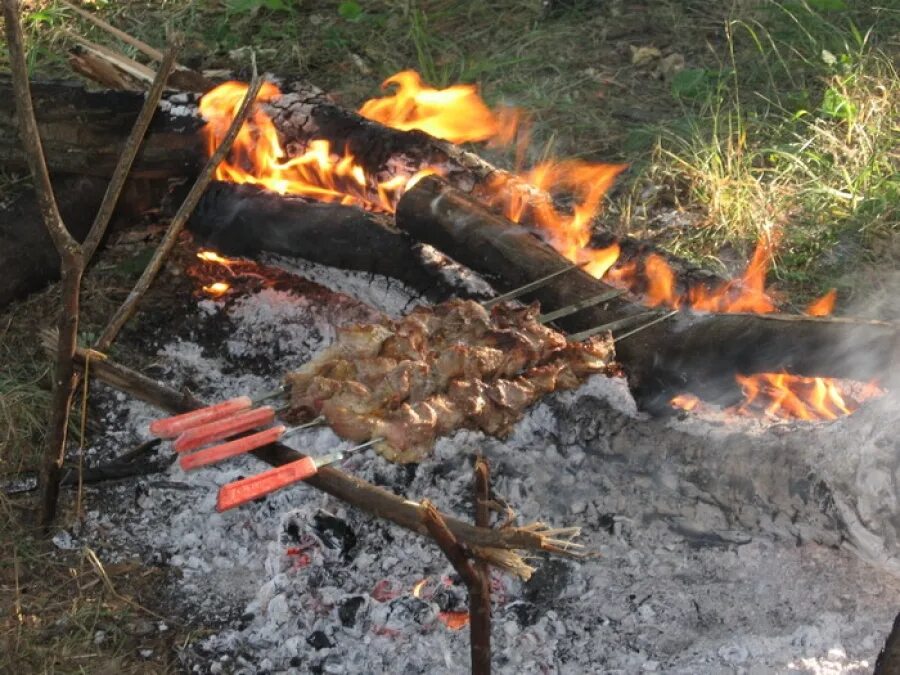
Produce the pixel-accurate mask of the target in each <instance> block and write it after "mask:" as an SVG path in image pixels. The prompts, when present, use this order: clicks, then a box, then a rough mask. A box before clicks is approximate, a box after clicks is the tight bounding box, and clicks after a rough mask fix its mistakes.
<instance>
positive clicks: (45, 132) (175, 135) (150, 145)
mask: <svg viewBox="0 0 900 675" xmlns="http://www.w3.org/2000/svg"><path fill="white" fill-rule="evenodd" d="M11 92H12V82H11V80H10V77H9V75H6V74H2V75H0V167H3V169H4V170H7V171H23V172H24V171H25V170H26V169H27V168H28V164H27V161H26V158H25V154H24V152H23V151H22V147H21V144H20V143H19V139H18V135H17V122H16V113H15V106H14V105H13V100H12V95H11ZM31 92H32V97H33V99H34V108H35V111H36V116H37V121H38V131H39V132H40V136H41V141H42V142H43V147H44V152H45V155H46V157H47V166H48V168H49V170H50V172H51V173H71V174H78V175H83V176H103V177H109V176H111V175H112V173H113V170H114V169H115V167H116V163H117V162H118V159H119V153H120V149H121V147H122V144H123V143H124V142H125V139H126V138H127V137H128V133H129V131H130V130H131V128H132V126H133V125H134V122H135V120H136V119H137V116H138V112H139V111H140V109H141V106H142V105H143V102H144V94H143V93H140V92H132V91H87V90H86V89H85V88H84V87H83V86H80V85H78V84H73V83H68V82H34V83H32V86H31ZM196 99H197V97H196V96H194V95H191V94H184V93H177V92H175V93H173V92H170V93H168V94H166V95H165V96H164V97H163V101H162V103H161V104H160V106H159V109H158V112H157V115H156V117H155V118H154V120H153V123H152V124H151V126H150V129H149V131H148V133H147V137H146V139H145V142H144V144H143V146H142V148H141V151H140V153H139V154H138V157H137V161H136V162H135V165H134V169H133V171H132V174H131V176H132V178H134V177H145V178H169V177H177V176H193V175H196V173H197V172H198V170H199V168H200V166H202V164H203V161H204V159H205V157H206V152H205V150H204V146H203V143H202V142H201V139H200V137H199V136H198V135H197V133H196V132H197V130H198V129H199V128H200V125H201V120H200V118H199V117H198V115H197V109H196V105H195V103H196Z"/></svg>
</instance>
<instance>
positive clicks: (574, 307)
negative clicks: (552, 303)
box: [538, 289, 625, 323]
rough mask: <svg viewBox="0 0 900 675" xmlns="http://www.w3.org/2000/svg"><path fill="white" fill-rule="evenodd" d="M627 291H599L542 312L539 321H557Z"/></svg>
mask: <svg viewBox="0 0 900 675" xmlns="http://www.w3.org/2000/svg"><path fill="white" fill-rule="evenodd" d="M624 293H625V291H624V290H620V289H614V290H611V291H604V292H603V293H599V294H597V295H592V296H591V297H589V298H585V299H584V300H579V301H578V302H575V303H573V304H571V305H567V306H565V307H560V308H559V309H557V310H555V311H552V312H547V313H546V314H541V315H540V316H539V317H538V323H550V322H551V321H556V320H557V319H561V318H563V317H564V316H569V315H570V314H574V313H575V312H580V311H581V310H583V309H587V308H588V307H593V306H594V305H599V304H600V303H601V302H606V301H607V300H612V299H613V298H618V297H619V296H620V295H623V294H624Z"/></svg>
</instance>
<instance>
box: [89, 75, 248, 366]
mask: <svg viewBox="0 0 900 675" xmlns="http://www.w3.org/2000/svg"><path fill="white" fill-rule="evenodd" d="M255 69H256V66H255V64H254V71H255ZM262 84H263V79H262V78H261V77H259V75H258V74H256V73H255V72H254V75H253V80H252V81H251V83H250V87H249V88H248V89H247V94H246V95H245V96H244V100H243V101H242V102H241V107H240V108H239V109H238V112H237V114H236V115H235V117H234V119H233V120H232V122H231V126H230V127H229V128H228V132H227V133H226V134H225V137H224V138H223V139H222V143H221V145H219V147H218V148H216V151H215V152H214V153H213V154H212V156H211V157H210V158H209V160H208V161H207V162H206V165H205V166H204V167H203V170H202V171H201V172H200V175H199V176H198V177H197V180H196V182H195V183H194V185H193V187H191V190H190V192H188V195H187V197H185V199H184V201H183V202H182V203H181V206H180V207H179V208H178V211H177V212H176V213H175V215H174V216H173V218H172V222H170V223H169V227H168V229H167V230H166V233H165V235H164V236H163V239H162V241H161V242H160V243H159V246H158V247H157V249H156V252H155V253H154V254H153V258H152V259H151V260H150V263H149V264H148V265H147V268H146V269H145V270H144V272H143V274H141V277H140V279H138V281H137V283H136V284H135V286H134V288H133V289H132V291H131V293H129V294H128V297H127V298H126V299H125V302H123V303H122V305H121V307H119V309H118V310H116V313H115V314H114V315H113V316H112V318H111V319H110V320H109V323H108V324H107V325H106V328H104V330H103V333H102V334H101V335H100V339H99V340H97V343H96V348H97V350H98V351H101V352H102V351H106V350H107V349H108V348H109V346H110V345H111V344H112V342H113V340H115V339H116V336H117V335H118V334H119V331H121V330H122V327H123V326H124V325H125V324H126V323H127V322H128V320H129V319H130V318H131V317H132V315H133V314H134V313H135V311H136V310H137V305H138V303H139V302H140V300H141V298H143V297H144V294H145V293H146V292H147V289H149V288H150V285H151V284H152V283H153V281H154V279H156V275H157V274H159V270H160V269H161V268H162V265H163V263H164V262H165V260H166V258H167V257H168V255H169V253H170V252H171V250H172V248H173V247H174V246H175V242H176V241H177V239H178V235H179V234H181V230H182V229H184V226H185V224H186V223H187V221H188V218H190V216H191V213H192V212H193V210H194V207H195V206H197V202H198V201H199V200H200V197H201V196H202V195H203V192H204V191H205V190H206V187H207V186H208V185H209V182H210V181H211V180H212V178H213V174H214V173H215V171H216V169H217V168H218V166H219V164H220V163H221V162H222V160H223V159H225V157H226V156H227V155H228V153H229V152H230V151H231V146H232V144H233V143H234V140H235V138H237V135H238V132H239V131H240V129H241V127H242V126H243V124H244V120H245V119H246V118H247V115H248V113H249V112H250V110H251V109H252V107H253V103H254V102H255V101H256V96H257V94H258V93H259V90H260V87H262Z"/></svg>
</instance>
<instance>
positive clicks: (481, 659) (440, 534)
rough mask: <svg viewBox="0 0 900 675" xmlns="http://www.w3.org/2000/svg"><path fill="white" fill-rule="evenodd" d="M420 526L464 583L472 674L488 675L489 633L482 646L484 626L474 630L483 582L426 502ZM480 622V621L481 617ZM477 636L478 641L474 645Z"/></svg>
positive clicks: (444, 525)
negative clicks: (425, 530) (468, 618)
mask: <svg viewBox="0 0 900 675" xmlns="http://www.w3.org/2000/svg"><path fill="white" fill-rule="evenodd" d="M422 522H424V523H425V527H427V528H428V532H429V534H431V537H432V538H433V539H434V540H435V542H437V545H438V546H440V548H441V550H442V551H443V552H444V555H445V556H447V559H448V560H449V561H450V563H451V564H452V565H453V569H455V570H456V573H457V574H459V576H460V577H461V578H462V580H463V583H465V584H466V588H467V589H468V590H469V614H470V623H469V626H470V627H469V634H470V636H471V638H470V649H471V663H472V668H471V672H472V673H473V675H488V674H489V673H490V672H491V645H490V632H489V633H488V635H487V638H488V643H487V645H485V644H484V641H483V640H484V634H483V633H482V632H481V631H482V630H483V629H484V627H485V626H484V624H483V623H479V625H478V626H477V629H476V625H475V614H476V611H477V610H476V602H478V604H479V605H480V604H481V603H480V601H481V600H482V599H483V598H484V597H485V595H486V594H485V592H484V579H485V578H484V576H482V575H481V574H480V573H479V572H478V570H477V569H475V566H474V565H473V564H472V561H471V560H469V557H468V555H466V550H465V549H464V548H463V547H462V546H461V545H460V544H459V542H458V541H457V540H456V537H454V536H453V533H452V532H451V531H450V528H448V527H447V524H446V523H445V522H444V519H443V518H442V517H441V514H440V513H439V512H438V510H437V509H436V508H434V505H433V504H432V503H431V502H429V501H427V500H426V501H423V502H422ZM487 600H488V603H490V596H489V595H488V596H487ZM480 618H481V619H483V616H482V617H480ZM487 628H488V631H490V604H489V605H488V625H487ZM476 636H477V637H478V638H479V640H478V642H477V643H476Z"/></svg>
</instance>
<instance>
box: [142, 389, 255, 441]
mask: <svg viewBox="0 0 900 675" xmlns="http://www.w3.org/2000/svg"><path fill="white" fill-rule="evenodd" d="M251 407H253V400H252V399H251V398H250V397H249V396H238V397H237V398H230V399H228V400H227V401H222V402H221V403H216V404H215V405H209V406H206V407H205V408H200V409H199V410H192V411H191V412H186V413H182V414H181V415H175V416H174V417H165V418H163V419H161V420H154V421H153V422H151V423H150V433H151V434H153V435H154V436H156V437H157V438H175V437H176V436H178V434H180V433H181V432H183V431H185V430H187V429H190V428H191V427H196V426H198V425H200V424H207V423H209V422H213V421H215V420H220V419H222V418H223V417H228V416H229V415H233V414H234V413H238V412H241V411H242V410H246V409H247V408H251Z"/></svg>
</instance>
